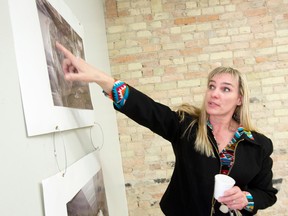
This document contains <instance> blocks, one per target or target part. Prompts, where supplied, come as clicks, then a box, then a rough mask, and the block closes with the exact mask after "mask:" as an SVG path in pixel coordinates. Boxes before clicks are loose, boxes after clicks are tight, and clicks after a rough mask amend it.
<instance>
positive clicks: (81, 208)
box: [42, 151, 109, 216]
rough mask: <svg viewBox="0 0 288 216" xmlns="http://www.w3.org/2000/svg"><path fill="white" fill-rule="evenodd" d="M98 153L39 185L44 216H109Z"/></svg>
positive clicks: (93, 153)
mask: <svg viewBox="0 0 288 216" xmlns="http://www.w3.org/2000/svg"><path fill="white" fill-rule="evenodd" d="M98 158H99V155H98V152H96V151H95V152H92V153H90V154H88V155H86V156H85V157H83V158H81V159H80V160H79V161H77V162H75V163H74V164H72V165H71V166H69V167H68V168H67V170H66V173H65V175H63V173H62V172H59V173H57V174H56V175H54V176H51V177H49V178H47V179H44V180H43V181H42V186H43V197H44V207H45V216H109V209H108V206H109V205H108V199H107V196H106V192H105V191H106V190H105V181H104V176H103V172H102V168H101V165H100V162H99V159H98Z"/></svg>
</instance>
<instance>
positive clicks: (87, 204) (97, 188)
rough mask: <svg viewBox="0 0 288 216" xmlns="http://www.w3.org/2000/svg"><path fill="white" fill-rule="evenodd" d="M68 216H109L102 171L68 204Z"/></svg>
mask: <svg viewBox="0 0 288 216" xmlns="http://www.w3.org/2000/svg"><path fill="white" fill-rule="evenodd" d="M67 213H68V216H85V215H89V216H90V215H91V216H109V213H108V206H107V201H106V194H105V187H104V182H103V175H102V170H101V169H100V170H99V171H98V173H97V174H96V175H95V176H93V177H92V179H91V180H89V182H88V183H87V184H86V185H85V186H84V187H83V188H81V190H80V191H79V192H78V193H77V194H76V195H75V196H74V197H73V199H72V200H71V201H69V202H68V203H67Z"/></svg>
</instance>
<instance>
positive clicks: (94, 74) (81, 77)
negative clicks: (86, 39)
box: [56, 42, 114, 92]
mask: <svg viewBox="0 0 288 216" xmlns="http://www.w3.org/2000/svg"><path fill="white" fill-rule="evenodd" d="M56 47H57V49H59V50H60V51H61V52H62V53H63V54H64V56H65V59H64V60H63V62H62V69H63V72H64V76H65V79H66V80H69V81H83V82H96V83H97V84H98V85H100V87H101V88H102V89H103V90H104V91H105V92H110V91H111V89H112V87H113V84H114V79H113V78H112V77H111V76H108V75H107V74H105V73H104V72H102V71H100V70H98V69H96V68H94V67H93V66H91V65H89V64H88V63H87V62H86V61H84V60H83V59H81V58H79V57H76V56H75V55H73V54H72V53H71V52H70V51H69V50H67V49H66V48H65V47H64V46H63V45H62V44H60V43H58V42H56Z"/></svg>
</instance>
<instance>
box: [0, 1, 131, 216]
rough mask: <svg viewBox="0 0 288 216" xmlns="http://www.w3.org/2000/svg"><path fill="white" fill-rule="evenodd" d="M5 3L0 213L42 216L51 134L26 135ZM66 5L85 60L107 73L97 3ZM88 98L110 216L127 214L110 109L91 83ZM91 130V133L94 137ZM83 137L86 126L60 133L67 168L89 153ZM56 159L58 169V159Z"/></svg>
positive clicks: (0, 56)
mask: <svg viewBox="0 0 288 216" xmlns="http://www.w3.org/2000/svg"><path fill="white" fill-rule="evenodd" d="M8 1H9V0H1V1H0V26H1V30H0V39H1V40H0V47H1V48H0V73H1V79H0V80H1V81H0V82H1V85H0V121H1V124H0V147H1V149H0V172H1V177H0V215H7V216H18V215H25V216H42V215H44V202H43V198H42V185H41V181H42V180H43V179H45V178H48V177H50V176H52V175H54V174H56V173H57V172H58V168H57V166H56V163H55V158H54V154H53V134H47V135H41V136H35V137H27V135H26V128H25V116H24V112H23V107H22V102H21V92H20V86H19V79H18V72H17V66H16V56H15V51H14V44H13V36H12V27H11V23H10V15H9V8H8ZM66 4H67V5H68V6H69V7H70V8H71V10H72V11H73V13H74V14H75V15H76V17H77V18H78V19H79V21H80V22H81V23H82V24H83V26H84V31H85V41H84V42H85V44H84V45H85V50H86V59H87V61H89V62H90V63H91V64H93V65H97V67H99V68H101V69H103V70H105V71H108V72H109V71H110V68H109V59H108V53H107V47H106V46H107V45H106V34H105V22H104V15H103V5H102V1H101V0H97V1H95V0H82V1H78V0H66ZM23 19H25V17H23ZM35 61H37V59H35ZM31 81H33V79H31ZM91 94H92V97H93V98H92V100H93V105H94V109H95V122H97V123H99V124H100V125H101V126H102V128H103V132H104V147H103V148H102V150H101V153H100V157H101V163H102V168H103V174H104V180H105V186H106V195H107V198H108V205H109V211H110V215H111V216H113V215H117V216H125V215H128V210H127V203H126V196H125V187H124V178H123V172H122V161H121V155H120V146H119V141H118V130H117V124H116V116H115V111H114V110H113V108H112V104H111V102H110V101H109V100H108V99H107V98H105V97H104V96H103V95H102V93H101V89H99V87H97V86H96V85H93V84H92V85H91ZM97 130H98V129H97V128H95V129H93V130H92V132H95V133H97V134H99V132H97ZM89 133H90V129H89V128H83V129H77V130H70V131H65V132H62V134H63V140H64V142H65V144H66V151H67V159H68V165H71V164H72V163H74V162H76V161H77V160H79V159H81V158H82V157H83V156H85V155H86V154H88V153H90V152H91V151H93V150H94V149H93V147H92V145H91V141H90V135H89ZM95 140H96V142H97V141H98V140H97V138H96V139H95ZM61 144H62V143H61V142H60V141H59V139H58V141H57V143H56V145H59V148H61ZM96 144H97V143H96ZM58 157H59V163H60V166H62V167H63V164H64V155H63V154H59V155H58Z"/></svg>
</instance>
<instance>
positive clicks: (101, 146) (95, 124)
mask: <svg viewBox="0 0 288 216" xmlns="http://www.w3.org/2000/svg"><path fill="white" fill-rule="evenodd" d="M95 126H98V127H99V128H100V130H101V134H102V139H101V140H102V141H101V144H100V145H99V146H95V144H94V141H93V137H92V129H93V128H95ZM90 140H91V144H92V145H93V147H94V149H95V150H99V151H100V150H101V149H102V148H103V146H104V132H103V129H102V127H101V125H100V124H99V123H97V122H94V125H93V126H91V127H90Z"/></svg>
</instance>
